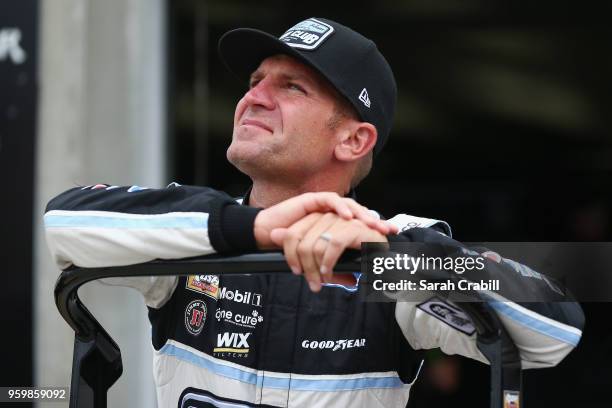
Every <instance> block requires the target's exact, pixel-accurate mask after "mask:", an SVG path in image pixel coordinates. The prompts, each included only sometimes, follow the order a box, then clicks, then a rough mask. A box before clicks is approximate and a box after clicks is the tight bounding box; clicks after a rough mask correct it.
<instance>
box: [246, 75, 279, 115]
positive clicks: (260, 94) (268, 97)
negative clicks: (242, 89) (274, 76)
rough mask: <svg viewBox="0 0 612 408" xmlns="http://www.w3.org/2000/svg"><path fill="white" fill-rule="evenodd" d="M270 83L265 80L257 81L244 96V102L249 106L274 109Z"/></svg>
mask: <svg viewBox="0 0 612 408" xmlns="http://www.w3.org/2000/svg"><path fill="white" fill-rule="evenodd" d="M271 85H272V84H271V83H270V81H268V80H267V79H266V78H264V79H262V80H261V81H259V82H258V83H257V84H256V85H254V86H253V87H252V88H251V89H249V90H248V91H247V93H246V94H245V95H244V101H245V102H246V103H247V104H249V105H251V106H261V107H263V108H265V109H270V110H271V109H274V98H273V95H272V87H271Z"/></svg>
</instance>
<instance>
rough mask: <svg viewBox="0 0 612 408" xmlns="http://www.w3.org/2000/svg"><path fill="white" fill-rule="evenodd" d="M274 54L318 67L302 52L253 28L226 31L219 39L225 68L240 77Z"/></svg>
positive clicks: (247, 74) (246, 75)
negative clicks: (290, 57)
mask: <svg viewBox="0 0 612 408" xmlns="http://www.w3.org/2000/svg"><path fill="white" fill-rule="evenodd" d="M276 54H287V55H290V56H292V57H295V58H297V59H298V60H300V61H302V62H304V63H306V64H308V65H310V66H312V67H314V68H315V69H317V70H318V68H317V67H316V66H315V65H314V64H313V63H312V62H311V61H309V60H308V59H306V58H305V57H304V56H303V55H302V54H300V53H299V52H297V51H296V50H295V49H293V48H291V47H290V46H289V45H287V44H286V43H285V42H283V41H281V40H279V39H278V38H276V37H274V36H273V35H271V34H268V33H266V32H263V31H260V30H255V29H253V28H238V29H236V30H232V31H228V32H227V33H225V34H224V35H223V36H222V37H221V39H220V40H219V55H220V56H221V60H222V61H223V63H224V64H225V65H226V66H227V68H228V69H229V70H230V71H231V72H233V73H234V74H236V75H238V76H240V77H249V75H251V74H252V73H253V71H255V70H256V69H257V67H259V64H260V63H261V61H263V60H264V59H266V58H267V57H269V56H272V55H276Z"/></svg>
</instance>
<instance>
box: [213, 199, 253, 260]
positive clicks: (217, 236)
mask: <svg viewBox="0 0 612 408" xmlns="http://www.w3.org/2000/svg"><path fill="white" fill-rule="evenodd" d="M259 211H261V208H253V207H248V206H244V205H239V204H237V203H235V202H233V201H225V200H220V201H219V202H217V203H215V205H213V208H212V211H211V213H210V218H209V220H208V236H209V238H210V243H211V244H212V246H213V247H214V248H215V250H216V251H217V252H221V253H223V252H226V253H227V252H253V251H257V242H256V241H255V234H254V233H253V225H254V223H255V217H256V216H257V214H258V213H259Z"/></svg>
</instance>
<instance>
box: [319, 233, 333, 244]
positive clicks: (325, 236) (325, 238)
mask: <svg viewBox="0 0 612 408" xmlns="http://www.w3.org/2000/svg"><path fill="white" fill-rule="evenodd" d="M319 239H322V240H323V241H327V242H329V241H331V240H332V236H331V234H330V233H329V232H324V233H322V234H321V235H319Z"/></svg>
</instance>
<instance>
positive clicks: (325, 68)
mask: <svg viewBox="0 0 612 408" xmlns="http://www.w3.org/2000/svg"><path fill="white" fill-rule="evenodd" d="M219 54H220V56H221V59H222V60H223V62H224V63H225V65H227V67H228V68H229V70H230V71H232V72H233V73H235V74H236V75H238V76H241V77H248V76H249V75H251V74H252V73H253V72H254V71H255V70H256V69H257V67H258V66H259V64H260V63H261V61H263V60H264V59H265V58H267V57H269V56H272V55H275V54H287V55H289V56H292V57H294V58H296V59H298V60H299V61H301V62H303V63H305V64H306V65H308V66H310V67H312V68H314V69H315V70H317V71H318V72H319V73H320V74H321V75H323V77H325V78H326V79H327V80H328V81H329V82H330V83H331V84H332V85H333V86H334V87H335V88H336V90H338V92H340V94H342V95H343V96H344V97H345V98H346V99H348V101H349V102H350V103H351V104H352V105H353V106H354V107H355V109H356V110H357V113H358V114H359V117H360V118H361V120H363V121H364V122H370V123H372V124H373V125H374V126H375V127H376V130H377V132H378V139H377V141H376V145H375V146H374V154H378V153H379V152H380V150H381V149H382V147H383V145H384V144H385V142H386V141H387V138H388V136H389V132H390V131H391V125H392V123H393V115H394V113H395V103H396V100H397V86H396V84H395V78H394V76H393V72H392V71H391V67H390V66H389V64H388V63H387V60H385V58H384V57H383V55H382V54H381V53H380V51H379V50H378V48H377V47H376V44H375V43H374V42H373V41H372V40H370V39H368V38H366V37H364V36H363V35H361V34H359V33H358V32H356V31H353V30H352V29H350V28H348V27H346V26H344V25H342V24H339V23H336V22H335V21H331V20H328V19H325V18H314V17H313V18H309V19H306V20H304V21H301V22H299V23H297V24H296V25H294V26H293V27H291V28H290V29H289V30H287V31H286V32H285V33H284V34H283V35H281V36H280V37H278V38H277V37H275V36H273V35H271V34H268V33H266V32H264V31H260V30H256V29H253V28H238V29H236V30H231V31H228V32H227V33H225V34H224V35H223V36H222V37H221V39H220V40H219Z"/></svg>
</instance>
